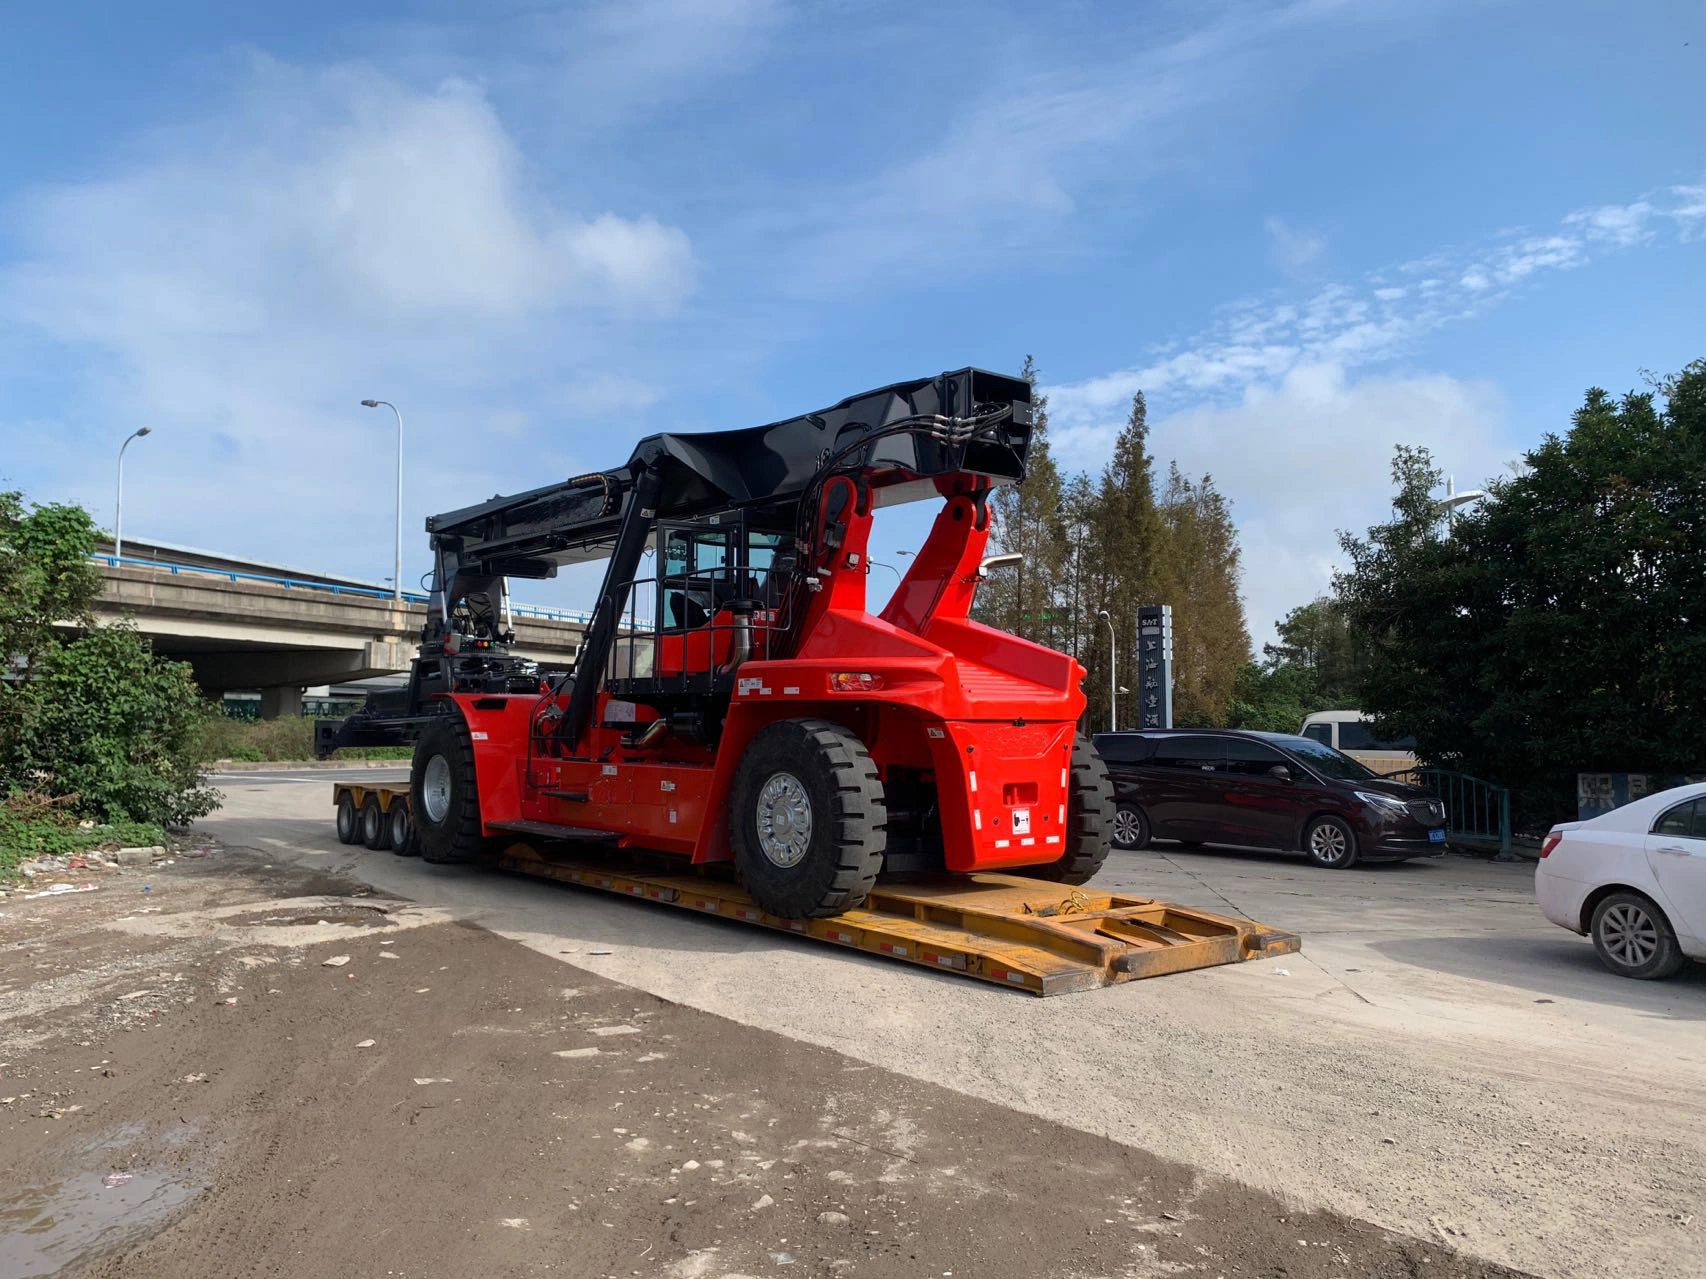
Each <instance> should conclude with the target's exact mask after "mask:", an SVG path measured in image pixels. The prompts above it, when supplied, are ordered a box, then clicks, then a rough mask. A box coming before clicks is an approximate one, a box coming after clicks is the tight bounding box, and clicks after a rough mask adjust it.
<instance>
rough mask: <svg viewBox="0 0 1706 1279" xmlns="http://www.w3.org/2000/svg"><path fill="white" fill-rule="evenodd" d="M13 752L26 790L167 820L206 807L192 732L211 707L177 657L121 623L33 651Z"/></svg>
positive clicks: (118, 813) (113, 812) (89, 810)
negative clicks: (171, 658) (36, 655)
mask: <svg viewBox="0 0 1706 1279" xmlns="http://www.w3.org/2000/svg"><path fill="white" fill-rule="evenodd" d="M29 692H30V702H31V707H30V713H29V714H28V715H27V716H26V717H25V722H24V731H23V734H22V740H21V741H20V743H19V746H20V748H21V750H20V754H21V756H22V759H23V762H24V764H25V771H26V772H27V774H28V780H30V781H31V782H33V783H34V785H33V787H32V788H33V789H36V790H41V791H45V792H46V793H48V794H50V795H69V796H75V797H76V804H75V808H76V809H77V811H79V812H80V813H82V814H83V815H85V816H89V817H97V818H100V819H101V820H103V821H109V822H120V821H146V822H157V823H159V824H160V825H163V826H164V825H175V824H178V823H182V822H187V821H189V820H191V819H192V818H196V817H201V816H204V815H205V814H207V813H210V812H212V811H213V810H214V809H215V808H216V807H217V806H218V804H219V793H218V792H217V791H215V790H212V789H210V788H208V787H206V786H204V785H203V784H202V767H201V763H200V758H201V752H200V749H199V745H200V743H199V738H200V734H201V732H202V727H203V725H204V724H205V723H206V721H207V719H208V717H209V715H210V714H211V713H212V712H211V710H210V708H209V707H208V705H207V704H206V702H204V701H203V699H202V697H201V695H200V693H199V692H198V691H197V689H196V686H195V681H194V679H193V678H192V677H191V675H190V668H189V666H188V665H186V664H185V663H183V662H167V661H161V660H160V659H159V658H156V657H155V656H154V654H153V653H152V652H151V651H150V650H149V648H148V643H147V641H146V640H144V639H143V638H142V637H141V636H140V635H138V634H137V633H136V628H135V627H134V626H132V625H130V624H128V623H120V624H118V625H114V626H96V627H93V628H92V629H90V630H88V631H87V632H85V633H84V634H83V635H81V636H79V637H78V638H77V639H75V640H73V641H71V643H69V644H66V645H63V646H60V647H56V648H53V649H51V650H49V651H48V652H47V653H45V654H44V655H43V656H42V659H41V662H40V664H39V666H38V667H37V670H36V673H35V675H34V676H33V677H32V679H31V680H30V685H29Z"/></svg>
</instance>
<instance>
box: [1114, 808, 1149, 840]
mask: <svg viewBox="0 0 1706 1279" xmlns="http://www.w3.org/2000/svg"><path fill="white" fill-rule="evenodd" d="M1142 833H1143V819H1142V818H1141V817H1139V816H1138V815H1137V814H1136V813H1134V812H1132V811H1131V809H1129V808H1121V809H1119V810H1117V811H1116V812H1115V813H1114V843H1116V844H1135V843H1137V837H1138V836H1139V835H1141V834H1142Z"/></svg>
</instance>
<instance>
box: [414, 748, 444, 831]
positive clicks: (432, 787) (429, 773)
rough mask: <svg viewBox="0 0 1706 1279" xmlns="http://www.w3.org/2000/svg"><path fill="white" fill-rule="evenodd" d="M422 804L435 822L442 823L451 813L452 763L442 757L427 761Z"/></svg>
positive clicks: (428, 815)
mask: <svg viewBox="0 0 1706 1279" xmlns="http://www.w3.org/2000/svg"><path fill="white" fill-rule="evenodd" d="M421 804H422V806H423V807H424V808H425V809H426V815H427V817H428V818H429V819H431V820H432V821H434V822H442V821H443V820H444V818H445V815H446V814H447V813H449V812H450V761H449V760H447V759H445V758H444V756H442V755H434V756H433V757H432V758H431V759H429V760H428V761H427V766H426V772H425V773H424V774H423V776H422V777H421Z"/></svg>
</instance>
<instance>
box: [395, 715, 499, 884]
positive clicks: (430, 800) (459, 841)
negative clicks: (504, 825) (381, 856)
mask: <svg viewBox="0 0 1706 1279" xmlns="http://www.w3.org/2000/svg"><path fill="white" fill-rule="evenodd" d="M409 811H410V815H411V816H412V817H413V818H414V823H415V838H416V841H417V842H418V843H419V845H420V850H421V859H422V860H423V861H429V862H466V861H472V860H474V859H475V858H476V857H478V856H479V855H480V854H481V853H482V852H483V851H484V850H485V839H484V838H483V837H482V836H481V833H480V788H479V785H478V784H477V782H476V781H475V778H474V743H473V742H472V740H471V739H470V738H469V736H468V725H467V724H466V723H464V722H463V720H462V716H460V715H440V716H437V717H435V718H434V719H433V720H432V721H431V722H430V723H428V724H427V726H426V727H425V728H424V729H422V730H421V735H420V740H419V741H418V742H416V743H415V761H414V766H413V767H412V768H411V769H410V771H409Z"/></svg>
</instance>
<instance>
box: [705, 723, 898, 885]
mask: <svg viewBox="0 0 1706 1279" xmlns="http://www.w3.org/2000/svg"><path fill="white" fill-rule="evenodd" d="M731 798H732V803H731V805H730V818H729V820H730V825H731V828H732V829H731V835H732V842H733V845H734V853H735V867H736V869H737V870H738V871H739V872H740V877H741V882H742V883H743V884H745V885H746V890H747V891H748V892H749V893H751V894H752V900H753V901H754V902H755V903H756V904H757V905H758V907H759V909H760V910H763V911H765V912H767V913H768V914H771V915H779V916H781V917H782V918H783V919H820V918H823V917H825V916H828V915H838V914H840V913H841V912H842V911H844V910H851V909H853V908H854V907H855V906H858V905H860V904H861V903H862V902H863V901H864V900H865V898H866V897H867V896H869V895H870V892H871V886H872V885H873V884H875V883H876V881H877V872H878V871H879V870H880V869H881V868H882V864H883V851H884V849H886V848H887V847H888V827H887V823H888V805H887V803H886V802H885V800H884V797H883V784H882V781H881V780H880V779H879V778H878V776H877V766H876V765H875V764H874V763H872V762H871V756H870V753H869V752H867V751H866V750H865V745H864V743H863V742H861V741H860V740H859V739H858V738H857V737H855V736H854V735H853V734H852V733H850V732H848V731H847V730H846V729H845V728H843V727H841V725H839V724H831V723H829V722H828V721H827V720H820V719H789V720H782V721H780V722H778V723H775V724H770V725H768V726H767V727H765V728H762V729H760V730H759V731H758V733H757V734H756V735H755V736H754V737H753V739H752V741H751V742H750V743H748V745H747V748H746V753H745V754H744V755H743V756H742V757H741V761H740V768H739V769H738V770H737V771H736V773H735V782H734V793H733V795H732V797H731Z"/></svg>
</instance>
